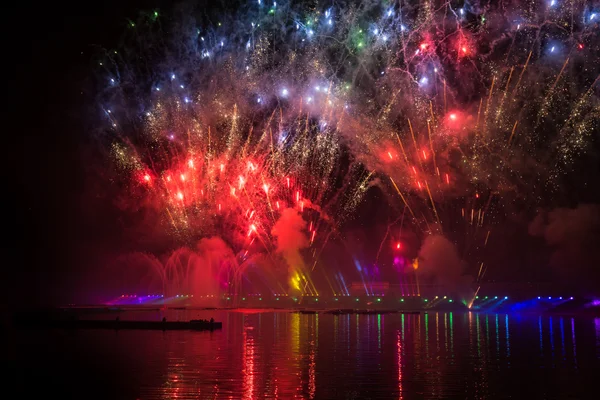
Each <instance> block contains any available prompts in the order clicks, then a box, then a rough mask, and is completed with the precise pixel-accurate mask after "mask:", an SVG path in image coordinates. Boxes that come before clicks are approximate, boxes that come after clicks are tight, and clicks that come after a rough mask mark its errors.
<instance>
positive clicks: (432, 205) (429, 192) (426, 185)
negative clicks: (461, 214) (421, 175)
mask: <svg viewBox="0 0 600 400" xmlns="http://www.w3.org/2000/svg"><path fill="white" fill-rule="evenodd" d="M425 187H426V188H427V194H429V200H431V207H432V208H433V212H434V214H435V219H437V222H438V224H439V225H440V229H441V227H442V221H440V216H439V215H438V212H437V208H435V202H434V201H433V196H431V191H430V190H429V184H428V183H427V181H425Z"/></svg>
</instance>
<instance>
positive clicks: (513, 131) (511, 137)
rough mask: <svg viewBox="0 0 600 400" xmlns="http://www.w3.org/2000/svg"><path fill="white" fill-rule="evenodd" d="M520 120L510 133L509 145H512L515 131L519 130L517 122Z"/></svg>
mask: <svg viewBox="0 0 600 400" xmlns="http://www.w3.org/2000/svg"><path fill="white" fill-rule="evenodd" d="M518 123H519V121H515V125H514V126H513V128H512V132H511V133H510V137H509V138H508V146H509V147H510V142H512V139H513V136H515V131H516V130H517V124H518Z"/></svg>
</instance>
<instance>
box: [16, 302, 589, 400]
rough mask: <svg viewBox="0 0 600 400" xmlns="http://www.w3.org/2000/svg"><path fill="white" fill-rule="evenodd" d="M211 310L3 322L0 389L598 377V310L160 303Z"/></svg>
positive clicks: (448, 389)
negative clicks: (80, 322)
mask: <svg viewBox="0 0 600 400" xmlns="http://www.w3.org/2000/svg"><path fill="white" fill-rule="evenodd" d="M211 316H212V317H214V318H215V320H217V321H222V322H223V330H221V331H215V332H188V331H167V332H161V331H118V332H116V331H110V330H105V331H102V330H98V331H73V332H69V331H61V330H47V331H15V332H12V334H13V335H14V337H10V336H9V340H8V341H7V342H6V343H5V344H6V345H7V351H6V353H7V354H8V355H9V364H10V365H11V369H12V371H13V372H14V376H12V377H11V381H10V383H9V386H7V387H6V389H5V390H7V391H9V390H11V389H10V387H12V386H16V387H17V390H19V391H21V393H22V396H20V397H30V395H34V394H35V395H45V396H51V395H56V394H58V395H62V398H81V399H89V398H104V399H187V398H201V399H263V398H279V399H290V398H304V399H338V398H339V399H393V398H396V399H442V398H466V399H492V398H494V399H495V398H529V399H532V398H536V399H538V398H539V399H550V398H552V399H554V398H556V399H568V398H582V399H588V398H595V397H596V395H595V392H594V389H595V388H596V387H597V384H598V383H600V381H599V379H598V371H600V319H598V318H597V319H594V318H573V317H560V316H537V315H507V314H478V313H442V312H439V313H436V312H434V313H427V314H421V315H418V314H417V315H414V314H385V315H327V314H312V315H306V314H298V313H290V312H254V313H252V312H246V313H244V312H237V311H190V310H186V311H172V312H170V313H169V314H167V317H168V318H169V319H181V320H188V319H190V318H207V319H208V318H210V317H211ZM161 317H162V314H160V313H159V312H157V311H154V312H151V311H144V312H131V313H125V314H120V318H121V319H133V318H137V319H159V318H161ZM110 318H114V314H113V315H111V316H110ZM8 376H9V377H10V376H11V375H10V374H9V375H8Z"/></svg>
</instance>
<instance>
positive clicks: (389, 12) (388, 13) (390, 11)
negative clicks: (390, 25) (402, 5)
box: [387, 8, 394, 17]
mask: <svg viewBox="0 0 600 400" xmlns="http://www.w3.org/2000/svg"><path fill="white" fill-rule="evenodd" d="M392 14H394V10H392V9H391V8H390V9H389V10H388V12H387V16H388V17H391V16H392Z"/></svg>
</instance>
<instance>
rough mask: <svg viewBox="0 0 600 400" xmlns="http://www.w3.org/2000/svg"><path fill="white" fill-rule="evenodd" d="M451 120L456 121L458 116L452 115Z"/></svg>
mask: <svg viewBox="0 0 600 400" xmlns="http://www.w3.org/2000/svg"><path fill="white" fill-rule="evenodd" d="M450 119H451V120H452V121H456V114H454V113H452V114H450Z"/></svg>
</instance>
